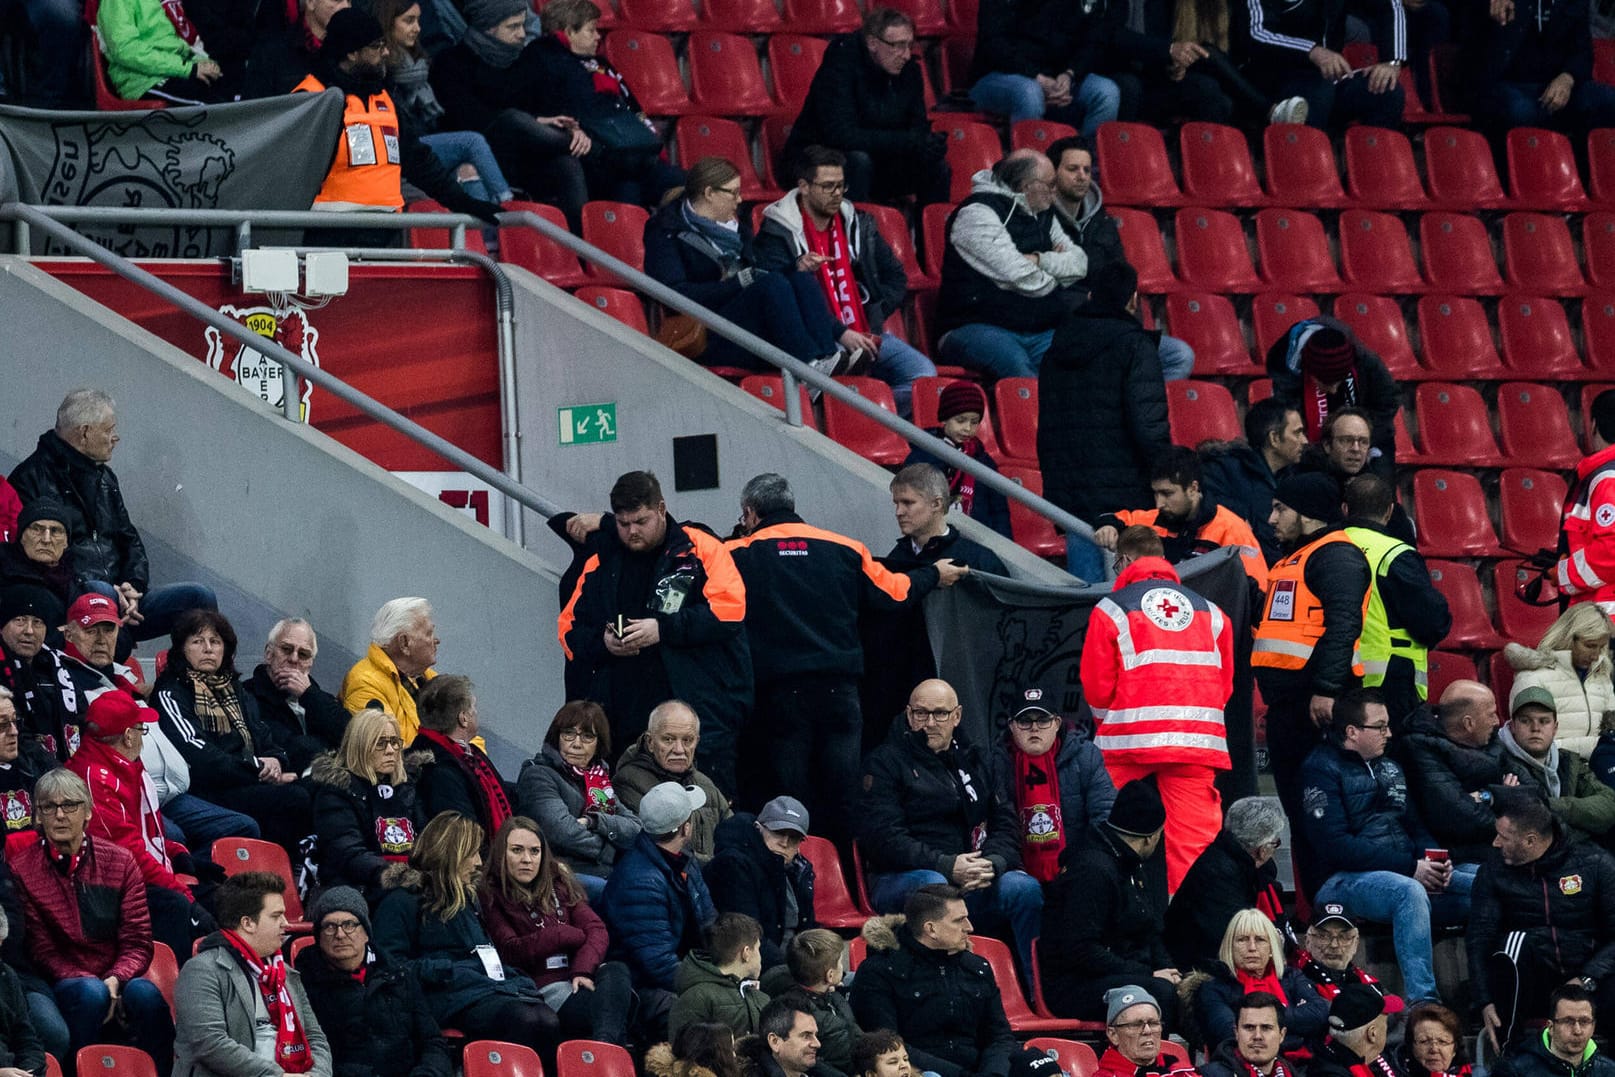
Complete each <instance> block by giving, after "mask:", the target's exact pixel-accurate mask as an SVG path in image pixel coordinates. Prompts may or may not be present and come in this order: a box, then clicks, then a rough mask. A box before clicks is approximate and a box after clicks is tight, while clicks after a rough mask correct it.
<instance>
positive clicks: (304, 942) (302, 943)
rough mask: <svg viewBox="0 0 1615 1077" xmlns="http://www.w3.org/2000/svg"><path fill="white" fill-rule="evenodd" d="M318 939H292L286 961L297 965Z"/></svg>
mask: <svg viewBox="0 0 1615 1077" xmlns="http://www.w3.org/2000/svg"><path fill="white" fill-rule="evenodd" d="M316 941H318V940H316V939H315V938H314V936H313V935H299V936H297V938H295V939H292V940H291V941H290V942H289V943H288V944H287V946H286V963H287V964H288V965H292V966H293V967H295V966H296V965H297V955H298V954H300V953H302V952H303V951H304V950H307V949H308V948H309V947H310V946H313V945H314V943H315V942H316ZM446 1034H447V1033H445V1035H446Z"/></svg>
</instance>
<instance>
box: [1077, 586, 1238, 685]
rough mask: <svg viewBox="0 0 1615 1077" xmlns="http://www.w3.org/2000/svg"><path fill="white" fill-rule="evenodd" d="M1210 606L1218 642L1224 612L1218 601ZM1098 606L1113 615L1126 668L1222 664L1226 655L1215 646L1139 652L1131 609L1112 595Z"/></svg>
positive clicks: (1213, 636) (1109, 615)
mask: <svg viewBox="0 0 1615 1077" xmlns="http://www.w3.org/2000/svg"><path fill="white" fill-rule="evenodd" d="M1207 605H1208V606H1210V609H1211V627H1212V633H1211V634H1212V638H1213V644H1215V639H1216V637H1217V636H1218V635H1219V634H1220V633H1221V632H1222V611H1221V610H1219V609H1218V608H1217V606H1216V605H1215V604H1214V603H1207ZM1094 609H1096V610H1098V611H1099V612H1101V613H1103V614H1104V615H1105V616H1106V617H1108V618H1110V621H1111V623H1112V624H1114V625H1115V626H1116V652H1117V654H1119V655H1120V656H1121V660H1122V668H1123V669H1137V668H1138V667H1139V666H1148V665H1153V664H1155V663H1157V662H1164V663H1168V664H1170V665H1178V666H1220V665H1222V654H1221V652H1219V651H1218V650H1216V648H1215V645H1214V646H1213V648H1212V649H1211V650H1209V651H1184V650H1174V649H1171V648H1165V647H1158V648H1155V649H1153V650H1148V651H1136V650H1134V649H1133V633H1132V630H1131V625H1130V624H1129V621H1128V617H1127V611H1126V610H1124V609H1122V607H1121V605H1120V604H1119V603H1117V602H1114V601H1112V600H1111V599H1109V598H1102V599H1100V600H1099V603H1098V605H1096V606H1095V607H1094ZM1199 615H1200V611H1199V610H1196V611H1195V616H1199Z"/></svg>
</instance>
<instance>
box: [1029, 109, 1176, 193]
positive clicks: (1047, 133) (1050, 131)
mask: <svg viewBox="0 0 1615 1077" xmlns="http://www.w3.org/2000/svg"><path fill="white" fill-rule="evenodd" d="M1109 126H1110V125H1109V124H1106V125H1105V127H1109ZM1105 127H1101V128H1100V129H1099V137H1100V138H1101V139H1103V138H1104V131H1105ZM1151 130H1154V128H1151ZM1076 133H1077V129H1076V128H1075V127H1072V126H1071V125H1070V124H1065V123H1055V122H1054V121H1053V120H1021V121H1020V122H1018V123H1016V124H1015V125H1014V126H1012V127H1011V128H1010V129H1009V148H1010V149H1012V150H1042V151H1043V152H1045V153H1047V152H1048V149H1049V147H1050V146H1052V145H1054V144H1055V143H1056V142H1058V141H1060V139H1062V138H1070V137H1071V136H1072V135H1074V134H1076ZM1155 137H1156V138H1160V137H1161V136H1160V135H1159V134H1157V135H1156V136H1155ZM1167 178H1168V179H1171V173H1170V172H1168V173H1167ZM1105 179H1106V181H1107V182H1106V184H1105V188H1106V190H1109V188H1110V184H1109V180H1110V177H1109V176H1108V175H1107V176H1106V177H1105ZM1172 187H1173V189H1174V190H1176V189H1177V184H1176V183H1174V184H1173V185H1172ZM1107 197H1109V196H1108V195H1107Z"/></svg>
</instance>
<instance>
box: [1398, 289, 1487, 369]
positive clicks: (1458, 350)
mask: <svg viewBox="0 0 1615 1077" xmlns="http://www.w3.org/2000/svg"><path fill="white" fill-rule="evenodd" d="M1419 341H1420V345H1421V347H1422V349H1423V354H1424V365H1425V367H1426V368H1427V369H1428V370H1429V371H1430V373H1431V374H1432V375H1434V376H1435V377H1438V378H1454V379H1469V378H1501V377H1503V376H1505V374H1506V373H1507V372H1506V371H1505V370H1504V369H1503V361H1502V360H1501V359H1500V358H1499V357H1498V354H1497V346H1496V345H1495V344H1493V343H1492V327H1491V324H1490V323H1489V322H1487V320H1486V311H1485V309H1484V308H1483V307H1482V306H1481V305H1480V303H1479V302H1478V301H1477V300H1474V299H1470V298H1468V297H1465V298H1461V299H1460V298H1455V297H1452V296H1441V295H1427V296H1425V297H1424V298H1423V299H1421V300H1419Z"/></svg>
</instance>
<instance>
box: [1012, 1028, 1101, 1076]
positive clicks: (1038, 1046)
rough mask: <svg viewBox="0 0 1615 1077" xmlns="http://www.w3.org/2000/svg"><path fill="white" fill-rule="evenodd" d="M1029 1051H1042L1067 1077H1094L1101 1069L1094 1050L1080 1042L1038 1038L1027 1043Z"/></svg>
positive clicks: (1048, 1037)
mask: <svg viewBox="0 0 1615 1077" xmlns="http://www.w3.org/2000/svg"><path fill="white" fill-rule="evenodd" d="M1026 1046H1027V1048H1028V1049H1029V1050H1033V1051H1042V1052H1043V1053H1044V1054H1046V1055H1048V1056H1049V1057H1050V1058H1052V1059H1054V1060H1055V1061H1056V1062H1058V1063H1059V1065H1060V1072H1061V1073H1062V1074H1064V1075H1065V1077H1093V1074H1094V1071H1095V1070H1097V1069H1098V1068H1099V1058H1098V1056H1097V1055H1095V1054H1094V1053H1093V1048H1092V1047H1089V1046H1088V1045H1087V1044H1086V1043H1083V1042H1082V1041H1080V1040H1060V1039H1055V1038H1054V1037H1053V1036H1036V1037H1034V1038H1032V1039H1029V1040H1027V1041H1026Z"/></svg>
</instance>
